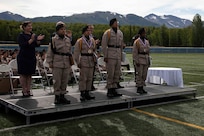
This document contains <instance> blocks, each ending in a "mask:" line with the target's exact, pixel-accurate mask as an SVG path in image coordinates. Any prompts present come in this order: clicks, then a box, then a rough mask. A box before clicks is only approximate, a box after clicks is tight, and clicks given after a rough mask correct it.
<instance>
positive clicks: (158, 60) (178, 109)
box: [0, 53, 204, 136]
mask: <svg viewBox="0 0 204 136" xmlns="http://www.w3.org/2000/svg"><path fill="white" fill-rule="evenodd" d="M127 56H128V58H129V59H130V62H132V58H131V55H130V54H128V55H127ZM151 56H152V59H153V65H152V66H153V67H178V68H182V71H183V79H184V86H189V87H193V88H196V89H197V97H198V99H197V100H192V101H186V102H178V103H173V104H166V105H159V106H152V107H145V108H140V109H130V110H127V111H122V112H116V113H110V114H104V115H98V116H93V117H86V118H81V119H74V120H69V121H64V122H58V123H50V124H44V125H37V126H31V127H25V128H20V129H14V130H8V131H3V132H0V136H30V135H32V136H176V135H177V136H203V135H204V117H203V116H204V106H203V105H204V97H202V96H204V54H156V53H155V54H151ZM21 124H23V121H22V119H21V118H20V117H19V115H15V113H10V114H5V113H4V111H3V110H2V109H1V112H0V129H1V130H3V128H9V127H14V126H18V125H21Z"/></svg>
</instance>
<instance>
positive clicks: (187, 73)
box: [183, 72, 204, 76]
mask: <svg viewBox="0 0 204 136" xmlns="http://www.w3.org/2000/svg"><path fill="white" fill-rule="evenodd" d="M183 74H186V75H194V76H204V74H198V73H189V72H183Z"/></svg>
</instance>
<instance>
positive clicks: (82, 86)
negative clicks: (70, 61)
mask: <svg viewBox="0 0 204 136" xmlns="http://www.w3.org/2000/svg"><path fill="white" fill-rule="evenodd" d="M82 34H83V35H82V37H81V38H79V39H78V40H77V42H76V44H75V48H74V59H75V61H76V63H77V65H78V67H79V68H80V77H79V90H80V92H81V98H80V100H81V101H85V100H91V99H94V98H95V97H94V96H91V95H90V91H91V89H92V80H93V70H94V67H95V63H96V58H95V56H94V52H95V42H94V39H93V38H92V37H91V36H90V30H89V27H88V26H85V27H84V28H83V29H82Z"/></svg>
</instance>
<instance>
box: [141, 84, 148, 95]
mask: <svg viewBox="0 0 204 136" xmlns="http://www.w3.org/2000/svg"><path fill="white" fill-rule="evenodd" d="M141 90H142V94H147V92H146V91H145V90H144V89H143V86H142V87H141Z"/></svg>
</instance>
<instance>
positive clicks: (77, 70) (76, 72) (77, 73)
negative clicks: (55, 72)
mask: <svg viewBox="0 0 204 136" xmlns="http://www.w3.org/2000/svg"><path fill="white" fill-rule="evenodd" d="M71 69H72V73H73V76H74V79H75V82H76V83H77V84H78V83H79V76H80V68H78V67H77V65H72V66H71Z"/></svg>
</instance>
